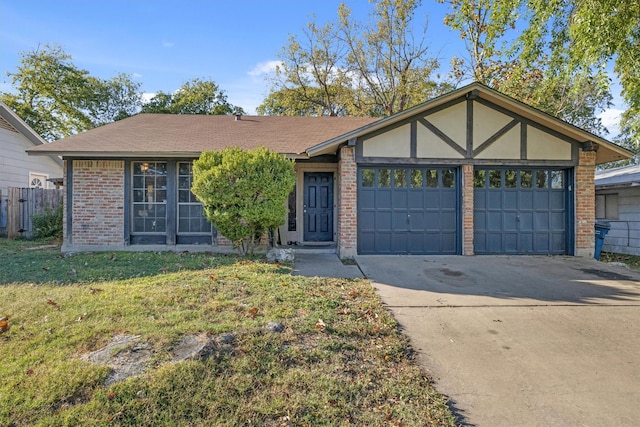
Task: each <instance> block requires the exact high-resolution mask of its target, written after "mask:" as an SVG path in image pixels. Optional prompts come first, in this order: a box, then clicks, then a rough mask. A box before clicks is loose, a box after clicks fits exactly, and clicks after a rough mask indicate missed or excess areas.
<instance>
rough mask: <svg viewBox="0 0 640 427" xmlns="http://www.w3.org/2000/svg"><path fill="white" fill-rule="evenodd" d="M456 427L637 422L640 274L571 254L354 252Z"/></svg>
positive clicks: (639, 422)
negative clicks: (447, 401)
mask: <svg viewBox="0 0 640 427" xmlns="http://www.w3.org/2000/svg"><path fill="white" fill-rule="evenodd" d="M357 261H358V264H359V265H360V267H361V269H362V271H363V272H364V274H365V276H366V277H368V278H370V279H371V280H372V282H373V284H374V286H375V287H376V288H377V289H378V291H379V294H380V295H381V297H382V299H383V301H384V302H385V304H386V305H387V306H388V307H389V308H390V309H391V311H392V312H393V314H394V316H395V318H396V319H397V320H398V322H399V323H400V324H401V326H402V328H403V331H404V332H405V333H406V334H407V335H408V336H409V337H410V339H411V341H412V344H413V346H414V348H415V349H416V350H417V351H418V354H419V361H420V362H421V363H422V364H423V365H424V366H425V367H426V368H427V370H428V371H430V372H431V374H432V375H433V377H434V379H435V380H436V387H437V388H438V390H439V391H441V392H442V393H445V394H446V395H447V396H449V398H450V400H451V403H452V407H453V409H454V410H455V411H456V413H457V414H458V415H459V416H460V417H461V422H463V423H464V424H465V425H475V426H605V425H606V426H635V425H640V275H639V274H638V273H637V272H634V271H630V270H627V269H625V268H623V267H615V266H608V265H606V264H603V263H599V262H597V261H595V260H592V259H584V258H574V257H492V256H477V257H461V256H452V257H448V256H442V257H425V256H359V257H357Z"/></svg>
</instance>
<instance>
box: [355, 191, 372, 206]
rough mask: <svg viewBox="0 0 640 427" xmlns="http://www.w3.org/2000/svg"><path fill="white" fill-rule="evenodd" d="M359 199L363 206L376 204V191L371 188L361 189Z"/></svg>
mask: <svg viewBox="0 0 640 427" xmlns="http://www.w3.org/2000/svg"><path fill="white" fill-rule="evenodd" d="M358 201H359V202H360V203H362V204H363V206H372V207H373V206H375V193H374V192H373V191H371V190H366V191H364V190H363V191H361V192H360V194H359V195H358Z"/></svg>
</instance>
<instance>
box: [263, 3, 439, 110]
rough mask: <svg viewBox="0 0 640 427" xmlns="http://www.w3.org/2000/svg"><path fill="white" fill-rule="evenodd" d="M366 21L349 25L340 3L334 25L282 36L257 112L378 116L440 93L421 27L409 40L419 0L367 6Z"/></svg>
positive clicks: (434, 63) (348, 15) (311, 26)
mask: <svg viewBox="0 0 640 427" xmlns="http://www.w3.org/2000/svg"><path fill="white" fill-rule="evenodd" d="M373 3H374V11H373V12H372V14H371V21H370V22H367V23H364V24H362V23H358V22H356V21H355V20H354V19H353V17H352V15H351V10H350V9H349V8H348V7H347V6H346V5H344V4H342V5H340V7H339V9H338V20H337V21H335V22H329V23H327V24H326V25H324V26H319V25H317V24H316V23H315V22H311V23H309V24H308V25H307V28H306V30H305V31H304V32H303V39H304V40H301V39H300V38H299V37H297V36H290V37H289V44H288V45H287V46H285V47H284V48H283V49H282V51H281V53H280V59H281V61H282V63H281V65H280V66H279V67H277V69H276V71H275V73H274V76H273V79H272V88H271V93H270V94H269V96H268V97H267V99H266V100H265V102H264V103H263V104H262V105H261V106H260V107H259V111H261V112H269V113H276V114H286V115H302V114H305V115H328V116H341V115H355V116H385V115H390V114H394V113H397V112H399V111H402V110H404V109H406V108H408V107H411V106H413V105H415V104H418V103H420V102H423V101H425V100H426V99H429V98H430V97H432V96H433V95H434V94H436V93H438V90H439V87H438V85H437V84H436V83H435V82H434V81H433V79H432V74H433V73H434V70H435V69H436V68H437V67H438V61H437V60H436V59H435V58H433V57H431V56H430V54H429V49H428V46H427V43H426V21H425V24H424V26H423V28H422V32H421V33H420V34H415V33H414V18H415V11H416V9H417V8H418V7H419V6H420V4H421V2H420V1H419V0H374V1H373Z"/></svg>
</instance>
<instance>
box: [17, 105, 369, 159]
mask: <svg viewBox="0 0 640 427" xmlns="http://www.w3.org/2000/svg"><path fill="white" fill-rule="evenodd" d="M376 120H377V119H375V118H370V117H299V116H296V117H282V116H242V117H241V119H240V120H236V117H235V116H207V115H186V114H185V115H176V114H138V115H136V116H133V117H129V118H127V119H124V120H120V121H117V122H114V123H110V124H108V125H104V126H101V127H98V128H95V129H91V130H89V131H86V132H83V133H80V134H78V135H73V136H70V137H67V138H63V139H60V140H57V141H54V142H52V143H50V144H45V145H43V146H40V147H37V148H34V149H32V150H29V151H30V152H31V153H33V154H42V153H45V152H46V153H47V154H59V155H86V156H91V155H101V156H104V155H114V156H115V155H121V156H126V155H135V154H141V153H144V154H146V155H149V154H157V155H163V156H171V155H176V156H177V155H199V154H200V152H202V151H207V150H220V149H223V148H226V147H231V146H232V147H239V148H243V149H251V148H256V147H260V146H263V147H266V148H268V149H270V150H272V151H277V152H280V153H287V154H298V153H303V152H304V151H305V150H306V149H307V148H309V147H312V146H314V145H317V144H320V143H322V142H324V141H328V140H331V139H334V138H336V137H338V136H340V135H343V134H345V133H348V132H350V131H353V130H354V129H357V128H359V127H362V126H365V125H368V124H370V123H373V122H374V121H376Z"/></svg>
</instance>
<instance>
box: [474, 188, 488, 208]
mask: <svg viewBox="0 0 640 427" xmlns="http://www.w3.org/2000/svg"><path fill="white" fill-rule="evenodd" d="M473 206H474V209H477V210H479V211H482V210H484V209H486V208H487V193H486V192H484V191H483V192H480V193H479V192H478V191H474V192H473Z"/></svg>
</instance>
